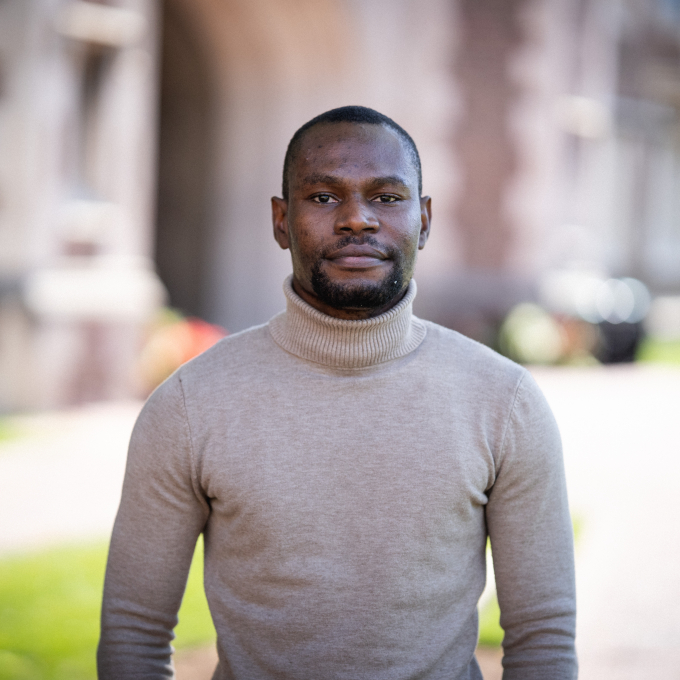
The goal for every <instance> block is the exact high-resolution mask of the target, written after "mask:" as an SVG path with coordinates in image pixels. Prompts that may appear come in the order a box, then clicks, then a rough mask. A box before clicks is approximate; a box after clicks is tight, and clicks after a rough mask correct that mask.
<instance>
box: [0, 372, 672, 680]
mask: <svg viewBox="0 0 680 680" xmlns="http://www.w3.org/2000/svg"><path fill="white" fill-rule="evenodd" d="M533 373H534V375H535V377H536V379H537V381H538V382H539V384H540V385H541V387H542V389H543V390H544V392H545V394H546V396H547V398H548V401H549V402H550V404H551V406H552V408H553V410H554V412H555V415H556V417H557V420H558V422H559V424H560V429H561V431H562V436H563V439H564V445H565V461H566V466H567V477H568V483H569V490H570V498H571V505H572V511H573V513H574V515H575V516H576V517H577V518H578V519H579V520H580V523H581V527H582V528H581V536H580V540H579V544H578V548H577V586H578V598H579V627H578V646H579V655H580V660H581V672H580V675H579V677H580V679H581V680H647V679H649V680H652V679H653V680H680V643H679V642H678V641H680V531H679V530H678V525H679V524H680V415H679V414H680V369H672V368H661V367H646V366H625V367H608V368H589V369H552V368H551V369H548V368H541V369H535V370H534V371H533ZM139 408H140V404H138V403H127V404H106V405H95V406H88V407H85V408H83V409H77V410H73V411H70V412H66V413H60V414H48V415H42V416H38V415H36V416H24V417H22V418H19V419H17V425H18V427H19V428H20V429H23V430H24V431H25V432H26V435H25V436H23V437H20V438H17V439H14V440H10V441H6V442H0V553H1V552H7V551H10V550H12V551H13V550H20V549H25V548H31V547H37V546H42V545H45V544H51V543H58V542H64V541H72V540H79V539H84V538H88V539H90V538H101V539H103V540H105V539H106V537H107V535H108V533H109V532H110V529H111V525H112V523H113V519H114V516H115V512H116V508H117V504H118V496H119V494H120V487H121V482H122V475H123V470H124V464H125V450H126V447H127V440H128V438H129V435H130V431H131V428H132V424H133V422H134V419H135V417H136V414H137V413H138V411H139ZM196 658H198V657H196ZM492 661H493V659H492ZM197 663H198V661H196V662H195V663H194V664H193V665H196V664H197ZM191 665H192V663H190V664H189V666H191ZM185 668H186V667H185ZM196 677H197V678H198V677H199V676H196ZM207 677H208V676H207V675H206V680H207ZM488 677H489V678H490V677H491V675H489V676H488ZM180 680H182V676H180Z"/></svg>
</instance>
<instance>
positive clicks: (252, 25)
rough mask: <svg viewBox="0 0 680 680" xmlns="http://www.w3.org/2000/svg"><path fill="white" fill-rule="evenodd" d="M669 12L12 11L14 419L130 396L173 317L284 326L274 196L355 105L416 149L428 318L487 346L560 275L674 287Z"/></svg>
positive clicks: (645, 1) (7, 46)
mask: <svg viewBox="0 0 680 680" xmlns="http://www.w3.org/2000/svg"><path fill="white" fill-rule="evenodd" d="M679 5H680V3H678V2H677V1H673V0H430V1H429V2H427V3H423V2H419V1H417V0H390V1H389V2H388V1H387V0H164V1H161V0H111V1H110V2H104V1H95V0H89V1H87V2H84V1H81V0H0V409H16V408H30V407H44V406H55V405H63V404H67V403H74V402H79V401H85V400H91V399H102V398H117V397H125V396H130V395H133V394H134V393H135V389H136V388H135V383H134V375H133V373H134V372H133V367H134V361H135V357H136V355H137V352H138V349H139V346H140V342H141V338H142V335H143V331H144V327H145V324H146V323H147V322H148V320H149V318H150V317H151V316H152V315H153V313H154V311H155V310H156V309H157V308H158V307H159V306H160V305H162V304H170V305H172V306H174V307H176V308H178V309H180V310H182V311H183V312H185V313H187V314H192V315H197V316H200V317H202V318H205V319H207V320H209V321H213V322H216V323H219V324H222V325H223V326H225V327H226V328H228V329H229V330H230V331H232V332H233V331H238V330H241V329H243V328H245V327H247V326H249V325H251V324H255V323H261V322H264V321H266V320H267V319H268V318H269V317H270V316H271V315H273V314H274V313H275V312H277V311H278V310H279V309H280V308H281V307H282V306H283V296H282V293H281V282H282V280H283V278H284V276H285V275H286V274H287V273H288V271H289V269H290V266H289V261H288V255H287V254H286V253H284V252H282V251H280V250H278V247H277V246H276V244H275V242H274V240H273V239H272V237H271V227H270V218H269V197H270V196H271V195H273V194H277V195H278V194H279V193H280V172H281V163H282V159H283V155H284V151H285V148H286V144H287V142H288V139H289V138H290V136H291V134H292V133H293V131H294V130H295V129H296V128H297V127H298V126H299V125H301V124H302V123H304V122H305V121H306V120H308V119H309V118H311V117H312V116H314V115H316V114H317V113H319V112H321V111H323V110H326V109H329V108H332V107H335V106H341V105H344V104H363V105H366V106H371V107H374V108H377V109H379V110H381V111H383V112H384V113H386V114H388V115H389V116H391V117H393V118H394V119H395V120H397V121H398V122H399V123H400V124H402V125H403V126H404V127H405V128H406V129H407V130H409V132H411V134H412V135H413V137H414V138H415V140H416V142H417V144H418V146H419V148H420V150H421V153H422V156H423V164H424V173H425V174H424V182H425V191H426V193H428V194H430V195H431V196H433V199H434V219H435V221H434V227H433V229H434V231H433V236H432V239H431V241H430V243H429V244H428V247H427V248H426V249H425V251H423V253H422V256H421V259H420V262H419V266H418V273H417V277H418V281H419V284H420V292H419V300H418V303H417V304H418V309H417V311H418V312H419V313H421V314H422V315H423V316H428V317H430V318H432V319H434V320H436V321H439V322H441V323H444V324H447V325H449V326H451V327H454V328H458V329H460V330H462V331H463V332H467V333H469V334H470V335H473V336H475V337H478V338H479V339H482V340H483V339H485V338H486V337H487V336H488V333H489V329H490V328H492V327H493V326H494V324H495V323H497V321H498V320H499V319H500V318H502V316H503V315H504V314H505V312H506V311H507V310H508V309H509V308H510V306H512V305H513V304H515V303H516V302H518V301H520V300H527V299H532V298H534V297H535V296H536V295H537V294H538V293H537V290H538V287H539V283H540V281H541V278H542V276H543V275H544V274H545V272H546V271H552V270H555V269H558V270H560V269H569V268H572V269H573V268H577V269H578V268H583V269H590V270H598V271H602V272H605V273H606V274H609V275H634V276H636V277H638V278H640V279H642V280H643V281H645V282H646V283H647V284H648V285H649V286H650V287H651V289H652V290H653V291H655V292H674V291H678V290H680V192H679V191H678V190H677V188H678V183H679V181H680V134H679V133H680V124H679V121H680V119H679V118H678V113H679V112H680V7H679Z"/></svg>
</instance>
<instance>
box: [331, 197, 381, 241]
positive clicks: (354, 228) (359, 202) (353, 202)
mask: <svg viewBox="0 0 680 680" xmlns="http://www.w3.org/2000/svg"><path fill="white" fill-rule="evenodd" d="M379 228H380V223H379V221H378V219H377V217H376V216H375V215H374V214H373V211H372V210H371V205H370V203H369V202H368V201H366V200H365V199H364V198H363V197H360V196H352V197H350V198H348V199H346V200H345V201H344V202H343V205H342V206H341V208H340V210H338V212H337V219H336V222H335V232H336V233H337V234H349V233H353V234H360V233H361V232H364V231H368V232H372V233H374V232H376V231H378V229H379Z"/></svg>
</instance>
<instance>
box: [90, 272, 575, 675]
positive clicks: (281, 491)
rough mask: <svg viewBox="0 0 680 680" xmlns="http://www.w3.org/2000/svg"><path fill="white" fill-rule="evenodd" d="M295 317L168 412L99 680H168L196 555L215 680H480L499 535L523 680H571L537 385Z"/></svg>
mask: <svg viewBox="0 0 680 680" xmlns="http://www.w3.org/2000/svg"><path fill="white" fill-rule="evenodd" d="M285 292H286V296H287V300H288V305H287V311H286V312H284V313H282V314H280V315H278V316H276V317H274V318H273V319H272V320H271V321H270V322H269V323H268V324H266V325H264V326H259V327H256V328H252V329H250V330H247V331H244V332H242V333H239V334H236V335H233V336H230V337H228V338H226V339H224V340H223V341H221V342H220V343H218V344H217V345H216V346H215V347H213V348H212V349H211V350H209V351H207V352H205V353H204V354H202V355H201V356H200V357H198V358H197V359H195V360H193V361H191V362H190V363H189V364H186V365H185V366H183V367H182V368H181V369H179V370H178V371H177V372H176V373H175V374H174V375H173V376H172V377H171V378H169V379H168V380H167V381H166V382H165V383H164V384H163V385H161V387H159V388H158V389H157V390H156V391H155V392H154V394H153V395H152V396H151V397H150V399H149V401H148V402H147V404H146V406H145V407H144V409H143V411H142V413H141V415H140V417H139V420H138V422H137V425H136V426H135V429H134V432H133V435H132V440H131V443H130V452H129V457H128V465H127V472H126V477H125V483H124V488H123V495H122V500H121V505H120V510H119V513H118V517H117V519H116V525H115V528H114V532H113V537H112V541H111V550H110V555H109V563H108V567H107V573H106V586H105V590H104V605H103V612H102V637H101V642H100V647H99V652H98V663H99V677H100V679H101V680H126V679H128V678H144V679H145V680H146V679H149V680H151V679H155V678H168V677H172V676H173V671H172V665H171V661H170V654H171V651H172V650H171V646H170V641H171V639H172V629H173V627H174V626H175V624H176V621H177V617H176V614H177V610H178V608H179V605H180V601H181V598H182V593H183V590H184V586H185V581H186V576H187V571H188V568H189V564H190V561H191V557H192V553H193V550H194V545H195V543H196V539H197V537H198V535H199V534H200V533H201V532H204V535H205V588H206V594H207V597H208V601H209V603H210V609H211V612H212V615H213V618H214V622H215V627H216V629H217V634H218V651H219V658H220V662H219V666H218V668H217V670H216V672H215V675H214V678H215V679H216V680H227V679H236V680H270V679H271V680H274V679H275V678H276V679H286V680H288V679H290V680H336V679H337V680H361V679H365V680H406V679H415V678H419V679H422V680H463V679H465V680H479V679H481V674H480V671H479V668H478V666H477V663H476V661H475V659H474V650H475V644H476V640H477V609H476V607H477V601H478V599H479V596H480V594H481V592H482V589H483V587H484V583H485V557H484V552H485V543H486V537H487V532H488V535H490V537H491V542H492V548H493V555H494V566H495V574H496V581H497V589H498V596H499V601H500V604H501V608H502V616H501V623H502V625H503V627H504V628H505V631H506V636H505V645H504V646H505V659H504V664H505V674H504V678H505V680H571V679H572V678H575V677H576V662H575V657H574V646H573V636H574V580H573V555H572V538H571V523H570V520H569V513H568V509H567V498H566V491H565V484H564V473H563V466H562V458H561V450H560V441H559V435H558V432H557V428H556V426H555V422H554V420H553V417H552V415H551V413H550V411H549V409H548V407H547V405H546V403H545V400H544V399H543V397H542V395H541V394H540V392H539V390H538V388H537V387H536V385H535V383H534V382H533V380H532V379H531V377H530V376H529V374H528V373H527V372H526V371H525V370H524V369H522V368H521V367H519V366H517V365H516V364H514V363H512V362H510V361H508V360H506V359H504V358H502V357H500V356H498V355H497V354H495V353H494V352H492V351H491V350H489V349H487V348H485V347H483V346H481V345H479V344H477V343H475V342H473V341H471V340H469V339H466V338H465V337H463V336H461V335H459V334H457V333H455V332H453V331H449V330H446V329H444V328H441V327H440V326H436V325H435V324H431V323H429V322H425V321H421V320H419V319H417V318H415V317H414V316H412V314H411V306H412V301H413V298H414V296H415V283H411V286H410V288H409V291H408V293H407V295H406V297H405V298H404V299H403V300H402V301H401V302H400V303H399V304H398V305H397V306H396V307H395V308H393V309H392V310H390V311H388V312H387V313H385V314H383V315H381V316H379V317H376V318H373V319H368V320H364V321H347V320H339V319H335V318H331V317H329V316H326V315H324V314H322V313H320V312H318V311H316V310H315V309H313V308H312V307H310V306H309V305H308V304H306V303H305V302H304V301H302V300H301V299H300V298H299V297H298V296H297V295H296V294H295V293H294V292H293V290H292V288H291V286H290V280H289V281H287V283H286V287H285Z"/></svg>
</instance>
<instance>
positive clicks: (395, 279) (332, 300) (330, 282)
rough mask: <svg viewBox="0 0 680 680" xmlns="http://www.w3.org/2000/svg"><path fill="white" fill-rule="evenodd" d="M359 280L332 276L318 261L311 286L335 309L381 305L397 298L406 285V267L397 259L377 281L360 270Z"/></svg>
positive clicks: (316, 293) (322, 300)
mask: <svg viewBox="0 0 680 680" xmlns="http://www.w3.org/2000/svg"><path fill="white" fill-rule="evenodd" d="M356 278H357V280H356V281H348V280H337V279H333V278H331V277H330V276H329V275H328V274H327V273H326V272H325V271H323V270H322V269H321V266H320V265H319V264H317V265H315V266H314V268H313V270H312V281H311V283H312V289H313V291H314V293H315V295H316V296H317V297H318V298H319V300H321V302H323V303H324V304H326V305H328V306H329V307H332V308H333V309H342V310H349V309H378V308H380V307H385V306H386V305H388V304H389V303H390V301H391V300H393V299H395V298H396V297H397V296H398V295H399V294H400V293H401V292H402V290H403V288H404V272H403V269H402V268H401V267H400V266H399V265H398V264H397V263H395V264H394V266H393V267H392V268H391V270H390V271H389V272H388V273H387V274H385V275H384V276H383V277H382V278H381V279H380V280H378V281H370V280H367V279H366V278H364V277H362V276H361V275H360V273H359V272H357V277H356Z"/></svg>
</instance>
